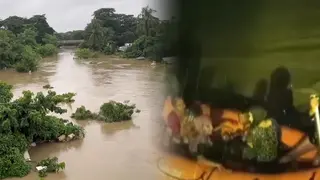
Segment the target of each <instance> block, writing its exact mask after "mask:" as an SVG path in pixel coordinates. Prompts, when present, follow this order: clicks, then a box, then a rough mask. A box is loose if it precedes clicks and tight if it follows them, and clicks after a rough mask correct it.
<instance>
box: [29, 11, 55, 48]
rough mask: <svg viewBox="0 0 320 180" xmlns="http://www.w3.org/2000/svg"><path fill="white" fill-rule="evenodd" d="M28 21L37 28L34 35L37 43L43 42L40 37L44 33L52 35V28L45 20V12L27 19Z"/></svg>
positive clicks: (43, 35) (42, 36)
mask: <svg viewBox="0 0 320 180" xmlns="http://www.w3.org/2000/svg"><path fill="white" fill-rule="evenodd" d="M29 21H30V23H31V24H33V26H34V27H35V28H36V29H37V32H38V35H37V37H36V40H37V43H40V44H44V42H43V41H42V39H43V38H44V37H45V35H46V34H50V35H53V34H54V32H55V31H54V29H53V28H52V27H50V25H49V24H48V22H47V18H46V15H45V14H42V15H35V16H33V17H31V18H30V19H29Z"/></svg>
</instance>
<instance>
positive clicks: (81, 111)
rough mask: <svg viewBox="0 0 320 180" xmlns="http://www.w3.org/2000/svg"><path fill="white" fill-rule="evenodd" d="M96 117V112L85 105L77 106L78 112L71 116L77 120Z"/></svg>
mask: <svg viewBox="0 0 320 180" xmlns="http://www.w3.org/2000/svg"><path fill="white" fill-rule="evenodd" d="M95 117H96V116H95V114H94V113H92V112H91V111H90V110H87V109H86V108H85V107H84V106H81V107H79V108H77V110H76V112H75V113H72V115H71V118H74V119H76V120H87V119H94V118H95Z"/></svg>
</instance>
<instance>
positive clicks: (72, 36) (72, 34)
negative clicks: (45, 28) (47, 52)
mask: <svg viewBox="0 0 320 180" xmlns="http://www.w3.org/2000/svg"><path fill="white" fill-rule="evenodd" d="M57 37H58V39H60V40H83V39H84V30H75V31H68V32H65V33H58V34H57Z"/></svg>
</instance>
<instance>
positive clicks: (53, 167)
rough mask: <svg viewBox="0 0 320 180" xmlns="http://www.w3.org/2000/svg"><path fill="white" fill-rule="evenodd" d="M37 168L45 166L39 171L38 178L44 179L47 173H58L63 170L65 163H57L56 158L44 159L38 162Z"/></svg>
mask: <svg viewBox="0 0 320 180" xmlns="http://www.w3.org/2000/svg"><path fill="white" fill-rule="evenodd" d="M37 166H45V167H46V168H45V169H43V170H41V171H39V176H40V177H46V176H47V175H48V173H52V172H59V171H61V170H64V169H65V166H66V164H65V162H61V163H59V162H58V158H57V157H53V158H47V159H44V160H42V161H40V162H39V163H38V164H37Z"/></svg>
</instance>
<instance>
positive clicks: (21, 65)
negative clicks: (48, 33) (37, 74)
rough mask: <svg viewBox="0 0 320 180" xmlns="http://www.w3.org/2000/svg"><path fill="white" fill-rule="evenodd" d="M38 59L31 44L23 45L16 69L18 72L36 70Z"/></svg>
mask: <svg viewBox="0 0 320 180" xmlns="http://www.w3.org/2000/svg"><path fill="white" fill-rule="evenodd" d="M39 59H40V56H39V54H38V53H36V51H35V50H34V49H33V48H32V47H31V46H24V48H23V51H22V54H21V61H19V62H18V63H17V64H16V70H17V71H18V72H28V71H32V72H33V71H35V70H37V67H38V60H39Z"/></svg>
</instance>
